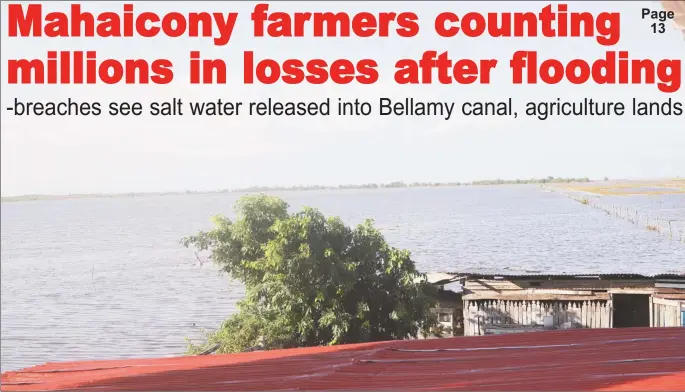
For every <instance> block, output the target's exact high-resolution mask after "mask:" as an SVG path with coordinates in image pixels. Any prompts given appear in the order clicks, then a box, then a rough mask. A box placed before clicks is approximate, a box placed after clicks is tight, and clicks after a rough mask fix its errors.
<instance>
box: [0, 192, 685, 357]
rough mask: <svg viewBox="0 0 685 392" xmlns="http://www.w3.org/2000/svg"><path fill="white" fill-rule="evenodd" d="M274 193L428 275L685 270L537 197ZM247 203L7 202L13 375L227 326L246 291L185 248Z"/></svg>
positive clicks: (599, 221) (651, 238) (609, 226)
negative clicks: (406, 254) (368, 236)
mask: <svg viewBox="0 0 685 392" xmlns="http://www.w3.org/2000/svg"><path fill="white" fill-rule="evenodd" d="M274 194H276V195H278V196H281V197H283V198H284V199H285V200H286V201H288V202H289V203H290V204H291V206H292V207H293V208H300V207H302V206H304V205H309V206H313V207H317V208H319V209H320V210H322V212H324V213H325V214H332V215H338V216H340V217H341V218H342V219H343V220H344V221H345V222H347V223H350V224H356V223H359V222H361V221H362V220H363V219H364V218H373V219H375V221H376V224H377V225H378V226H379V227H380V228H381V229H382V230H383V232H384V234H385V235H386V238H387V239H388V241H389V242H390V243H391V244H392V245H394V246H398V247H402V248H406V249H409V250H411V251H412V254H413V257H414V259H415V260H416V261H417V264H418V266H419V268H420V269H421V270H423V271H466V270H468V271H492V270H497V271H509V272H525V271H528V272H537V271H540V272H542V271H550V270H551V271H556V272H568V273H588V272H593V273H602V272H604V273H607V272H636V273H648V274H649V273H657V272H669V271H671V272H674V271H677V270H678V269H683V265H685V246H684V245H683V244H682V243H677V242H676V241H672V240H669V239H668V238H666V237H665V236H663V235H659V234H657V233H653V232H649V231H647V230H645V229H643V228H638V227H635V226H634V225H631V224H630V223H628V222H626V221H624V220H620V219H616V218H612V217H609V216H607V215H606V214H605V213H603V212H601V211H599V210H596V209H594V208H590V207H588V206H586V205H583V204H581V203H578V202H576V201H573V200H570V199H569V198H567V197H564V196H563V195H560V194H557V193H553V192H544V191H543V190H541V189H540V188H538V187H535V186H493V187H461V188H410V189H375V190H347V191H309V192H275V193H274ZM239 196H240V195H234V194H213V195H183V196H156V197H137V198H97V199H79V200H57V201H34V202H20V203H4V204H2V211H1V212H2V264H1V267H2V274H1V277H2V338H1V339H2V340H1V345H2V347H1V349H2V358H1V362H2V370H3V371H6V370H12V369H18V368H21V367H26V366H30V365H35V364H40V363H43V362H48V361H49V362H53V361H67V360H80V359H109V358H134V357H158V356H170V355H179V354H182V353H183V351H184V347H185V342H184V337H186V336H191V337H198V336H199V332H200V329H201V328H208V329H211V328H215V327H216V326H218V325H219V324H220V322H221V321H222V320H223V319H225V318H226V316H227V315H229V314H230V313H231V312H234V311H235V302H236V301H237V300H238V299H239V298H240V297H241V295H242V293H243V290H242V288H241V287H240V285H238V284H235V283H230V282H229V281H228V280H227V278H226V277H222V276H219V274H218V273H217V271H216V270H215V269H214V267H213V266H212V265H209V264H205V265H203V266H200V265H199V264H198V262H197V259H196V257H195V255H194V254H193V252H192V251H190V250H188V249H185V248H183V247H181V246H180V245H179V244H178V240H179V239H180V238H181V237H182V236H184V235H187V234H193V233H195V232H196V231H198V230H201V229H209V228H210V227H211V223H210V221H209V218H210V217H211V216H212V215H215V214H217V213H225V214H227V215H232V206H233V204H234V202H235V201H236V200H237V199H238V197H239ZM631 198H633V196H630V197H623V196H621V197H619V199H620V200H622V201H621V202H625V203H630V200H631ZM632 200H634V201H636V202H639V201H640V200H641V199H639V198H635V199H632ZM645 200H646V201H644V200H643V201H641V202H640V203H642V204H643V205H645V206H649V208H662V209H664V210H669V209H671V210H673V211H671V212H672V213H675V214H680V212H679V211H681V210H678V209H677V208H678V207H681V208H682V207H684V206H685V196H684V195H664V198H663V199H660V200H661V201H660V202H657V201H655V200H657V199H655V198H652V199H645ZM650 203H651V204H650ZM659 203H661V205H660V204H659Z"/></svg>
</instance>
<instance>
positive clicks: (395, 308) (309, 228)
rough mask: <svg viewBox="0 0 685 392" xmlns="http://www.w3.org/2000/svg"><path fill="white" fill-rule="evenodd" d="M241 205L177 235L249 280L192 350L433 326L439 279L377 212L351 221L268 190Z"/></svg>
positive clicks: (353, 337) (340, 340)
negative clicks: (380, 225) (294, 204)
mask: <svg viewBox="0 0 685 392" xmlns="http://www.w3.org/2000/svg"><path fill="white" fill-rule="evenodd" d="M235 210H236V215H237V219H236V220H235V221H232V220H230V219H228V218H225V217H223V216H218V217H215V218H214V224H215V227H214V229H212V230H211V231H209V232H200V233H198V234H197V235H194V236H190V237H186V238H184V239H182V240H181V243H182V244H183V245H185V246H186V247H192V248H195V249H197V250H199V251H209V252H211V256H210V257H211V260H212V261H213V262H214V263H216V264H217V265H218V266H219V267H220V268H221V269H222V270H223V271H224V272H226V273H227V274H228V275H229V276H230V277H231V278H232V279H235V280H238V281H240V282H242V283H243V284H244V285H245V299H243V300H242V301H240V302H239V303H238V309H239V311H238V313H236V314H234V315H232V316H230V317H229V318H228V319H227V320H226V321H225V322H224V323H223V325H222V326H221V327H220V328H219V329H218V330H217V331H215V332H211V333H209V334H208V335H207V340H206V341H205V342H203V343H202V344H201V345H199V346H196V345H193V344H192V342H191V343H190V344H189V347H188V354H191V355H192V354H199V353H202V352H206V350H208V349H210V348H216V352H217V353H231V352H242V351H250V350H253V349H256V348H259V349H278V348H293V347H307V346H321V345H333V344H345V343H359V342H372V341H382V340H396V339H408V338H416V337H417V336H418V334H419V333H421V334H423V335H424V336H427V335H428V334H430V333H431V331H432V330H433V328H434V327H436V326H437V322H436V321H437V320H436V316H435V314H434V313H432V312H431V310H430V309H431V307H432V306H433V305H434V304H435V298H436V292H435V288H434V287H433V286H431V285H430V284H428V283H427V282H426V281H425V279H423V277H424V276H423V275H421V274H420V273H419V272H418V271H417V270H416V268H415V266H414V262H413V261H412V260H411V258H410V254H409V251H406V250H401V249H397V248H394V247H392V246H390V245H388V243H387V242H386V241H385V238H383V235H382V234H381V233H380V231H378V229H376V228H374V226H373V222H372V221H370V220H367V221H365V222H364V223H362V224H360V225H358V226H356V227H354V228H352V227H348V226H346V225H345V224H344V223H343V222H342V221H341V220H340V218H337V217H326V216H324V215H323V214H322V213H321V212H319V211H318V210H316V209H313V208H309V207H305V208H304V209H302V210H301V211H300V212H296V213H292V214H290V213H288V204H286V203H285V202H284V201H283V200H281V199H279V198H277V197H274V196H267V195H264V194H261V195H252V196H243V197H242V198H241V199H240V200H239V201H238V202H237V203H236V208H235Z"/></svg>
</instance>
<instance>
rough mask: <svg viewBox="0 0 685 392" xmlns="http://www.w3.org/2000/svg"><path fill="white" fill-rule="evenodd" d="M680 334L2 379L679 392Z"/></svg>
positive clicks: (367, 351)
mask: <svg viewBox="0 0 685 392" xmlns="http://www.w3.org/2000/svg"><path fill="white" fill-rule="evenodd" d="M683 347H685V328H661V329H656V328H636V329H594V330H593V329H585V330H567V331H551V332H536V333H521V334H512V335H499V336H481V337H458V338H450V339H435V340H412V341H393V342H379V343H366V344H357V345H342V346H332V347H312V348H303V349H293V350H275V351H265V352H251V353H241V354H232V355H210V356H201V357H182V358H166V359H148V360H120V361H93V362H73V363H57V364H54V363H53V364H46V365H42V366H37V367H33V368H29V369H25V370H23V371H18V372H8V373H5V374H3V375H2V384H3V391H14V390H26V391H29V390H33V391H35V390H58V389H62V390H64V389H78V390H98V391H114V390H118V391H122V390H127V391H145V390H148V391H149V390H185V391H208V390H239V391H250V390H251V391H256V390H352V389H362V390H380V389H382V390H407V389H410V390H481V391H482V390H576V391H577V390H674V391H675V390H685V352H683Z"/></svg>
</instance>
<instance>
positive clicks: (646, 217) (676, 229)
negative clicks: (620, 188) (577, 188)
mask: <svg viewBox="0 0 685 392" xmlns="http://www.w3.org/2000/svg"><path fill="white" fill-rule="evenodd" d="M545 189H547V190H549V191H552V192H556V193H559V194H562V195H564V196H566V197H568V198H570V199H572V200H575V201H577V202H579V203H581V204H585V205H587V206H590V207H592V208H596V209H598V210H601V211H603V212H604V213H606V214H607V215H609V216H612V217H615V218H619V219H624V220H626V221H628V222H630V223H632V224H634V225H635V226H638V227H644V228H646V229H647V230H649V231H653V232H656V233H659V234H663V235H666V236H668V238H670V239H673V240H676V241H678V242H682V243H685V219H673V217H667V216H663V215H660V214H658V213H655V212H653V211H641V210H639V209H636V208H631V207H626V206H621V205H616V204H610V203H605V202H603V201H602V199H601V197H600V196H594V195H593V196H590V195H583V194H578V193H576V192H573V191H567V190H564V189H559V188H554V187H549V186H547V187H545Z"/></svg>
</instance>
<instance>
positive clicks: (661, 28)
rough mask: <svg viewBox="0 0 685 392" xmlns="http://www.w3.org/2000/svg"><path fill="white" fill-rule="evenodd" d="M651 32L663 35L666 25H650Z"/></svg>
mask: <svg viewBox="0 0 685 392" xmlns="http://www.w3.org/2000/svg"><path fill="white" fill-rule="evenodd" d="M652 32H653V33H654V34H663V33H665V32H666V24H664V23H663V22H662V23H652Z"/></svg>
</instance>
